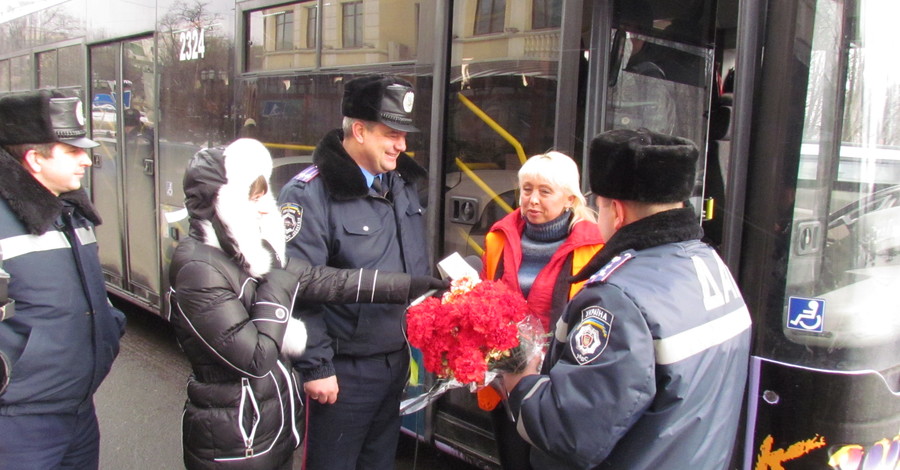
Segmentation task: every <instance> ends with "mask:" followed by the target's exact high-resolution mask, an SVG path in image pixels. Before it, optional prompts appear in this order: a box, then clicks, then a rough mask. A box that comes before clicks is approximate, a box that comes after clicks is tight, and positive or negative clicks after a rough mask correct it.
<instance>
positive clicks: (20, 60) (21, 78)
mask: <svg viewBox="0 0 900 470" xmlns="http://www.w3.org/2000/svg"><path fill="white" fill-rule="evenodd" d="M32 71H33V69H32V68H31V55H21V56H18V57H13V58H11V59H9V72H10V76H9V82H10V91H24V90H30V89H31V76H32Z"/></svg>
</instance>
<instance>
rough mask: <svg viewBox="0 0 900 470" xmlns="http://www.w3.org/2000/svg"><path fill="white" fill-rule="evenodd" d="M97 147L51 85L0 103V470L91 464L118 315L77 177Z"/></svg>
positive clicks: (120, 326) (74, 101)
mask: <svg viewBox="0 0 900 470" xmlns="http://www.w3.org/2000/svg"><path fill="white" fill-rule="evenodd" d="M97 145H98V144H97V143H96V142H94V141H92V140H90V139H88V138H86V137H85V130H84V115H83V112H82V104H81V100H79V99H78V98H66V97H62V96H61V95H57V94H55V93H51V92H49V91H47V90H41V91H36V92H29V93H24V94H16V95H9V96H6V97H3V98H0V147H2V148H0V247H2V253H3V268H4V269H5V270H6V271H7V272H8V273H9V276H10V279H9V291H8V295H9V298H10V299H13V300H15V313H14V315H13V316H12V317H11V318H5V319H4V320H3V321H2V322H0V353H2V355H4V356H6V357H7V358H8V366H9V369H10V370H9V371H8V372H9V384H8V386H7V388H6V390H5V391H4V392H3V393H2V394H0V469H3V470H7V469H34V468H60V469H62V468H71V469H91V468H94V469H96V468H97V467H98V464H99V442H100V432H99V428H98V426H97V416H96V414H95V412H94V392H96V390H97V388H98V387H99V386H100V382H101V381H102V380H103V379H104V378H105V377H106V374H107V373H108V372H109V370H110V367H111V366H112V362H113V359H114V358H115V356H116V354H117V353H118V350H119V338H120V337H121V336H122V333H123V332H124V327H125V317H124V315H122V312H120V311H118V310H116V309H115V308H114V307H113V306H112V305H111V304H110V303H109V300H108V298H107V295H106V286H105V284H104V280H103V273H102V271H101V268H100V259H99V257H98V251H97V239H96V237H95V236H94V225H95V224H98V223H99V222H100V218H99V216H98V215H97V213H96V212H95V211H94V208H93V206H92V205H91V202H90V201H89V200H88V197H87V194H86V193H85V192H84V190H83V189H81V180H82V179H83V178H84V175H85V172H86V171H87V168H88V167H90V166H91V158H90V156H88V154H87V153H86V151H85V149H88V148H92V147H96V146H97Z"/></svg>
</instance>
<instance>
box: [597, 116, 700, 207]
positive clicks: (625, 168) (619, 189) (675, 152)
mask: <svg viewBox="0 0 900 470" xmlns="http://www.w3.org/2000/svg"><path fill="white" fill-rule="evenodd" d="M698 156H699V152H698V150H697V147H696V146H695V145H694V143H693V142H691V141H689V140H687V139H683V138H681V137H674V136H671V135H666V134H659V133H656V132H653V131H650V130H647V129H638V130H636V131H635V130H631V129H616V130H611V131H607V132H604V133H602V134H599V135H597V136H596V137H594V140H592V141H591V154H590V164H589V165H590V182H591V191H592V192H593V193H594V194H596V195H598V196H603V197H605V198H609V199H621V200H624V201H638V202H658V203H667V202H680V201H684V200H686V199H688V198H689V197H690V196H691V192H692V191H693V189H694V178H695V175H696V165H697V157H698Z"/></svg>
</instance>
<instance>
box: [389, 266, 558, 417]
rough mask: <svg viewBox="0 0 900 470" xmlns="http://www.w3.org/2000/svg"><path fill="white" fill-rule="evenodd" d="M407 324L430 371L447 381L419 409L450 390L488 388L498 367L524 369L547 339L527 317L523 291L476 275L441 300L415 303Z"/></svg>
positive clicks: (456, 282)
mask: <svg viewBox="0 0 900 470" xmlns="http://www.w3.org/2000/svg"><path fill="white" fill-rule="evenodd" d="M407 326H408V338H409V343H410V344H411V345H412V346H414V347H416V348H418V349H419V350H421V351H422V355H423V361H424V366H425V369H426V370H428V371H430V372H432V373H434V374H435V375H436V376H437V377H438V378H439V379H444V382H443V383H439V384H438V386H437V387H436V388H435V389H434V390H432V391H431V392H429V393H428V394H426V395H427V397H425V398H421V397H417V399H418V401H419V402H420V403H419V405H421V406H418V407H417V408H415V409H419V408H421V407H422V406H424V405H425V404H427V401H431V400H433V399H435V398H437V396H439V395H440V394H442V393H443V392H445V391H446V390H447V389H449V388H455V387H460V386H464V385H469V387H470V389H471V390H472V391H474V390H475V389H477V388H478V387H483V386H485V385H487V384H488V383H490V382H491V381H492V380H493V379H494V377H495V376H496V373H497V371H507V372H510V373H519V372H522V371H523V370H524V369H525V366H526V365H527V364H529V362H533V360H534V358H535V357H536V356H537V357H540V354H541V351H542V348H543V343H544V335H543V331H542V327H541V326H540V322H539V321H538V320H537V319H535V318H533V317H530V316H528V309H527V304H526V302H525V299H524V298H523V297H522V294H521V293H519V292H518V291H515V290H513V289H511V288H509V287H507V286H506V285H505V284H503V283H501V282H498V281H479V280H478V279H477V278H476V279H473V278H471V277H462V278H459V279H456V280H454V281H453V282H452V284H451V286H450V291H448V292H447V293H445V294H444V295H443V296H442V298H440V299H438V298H434V297H432V298H429V299H426V300H425V301H424V302H422V303H420V304H418V305H416V306H413V307H410V308H409V310H408V311H407ZM520 339H522V341H521V342H520ZM423 401H424V403H422V402H423ZM413 411H414V410H413ZM407 412H409V411H407Z"/></svg>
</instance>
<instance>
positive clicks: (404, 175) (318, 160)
mask: <svg viewBox="0 0 900 470" xmlns="http://www.w3.org/2000/svg"><path fill="white" fill-rule="evenodd" d="M343 139H344V132H343V131H342V130H341V129H335V130H333V131H331V132H329V133H328V134H326V135H325V137H324V138H323V139H322V140H321V141H320V142H319V145H317V146H316V150H315V151H314V152H313V163H314V164H315V165H316V166H317V167H318V168H319V176H320V177H321V178H322V179H323V180H324V182H325V187H326V188H327V189H328V193H329V194H330V195H331V196H332V197H333V198H334V199H336V200H338V201H346V200H348V199H357V198H361V197H366V195H368V194H369V188H368V187H367V186H366V178H365V177H364V176H363V174H362V172H361V171H359V165H357V164H356V162H355V161H353V159H352V158H350V155H348V154H347V151H346V150H344V145H343ZM395 174H399V175H400V178H401V179H402V180H403V181H404V182H406V184H414V183H422V182H423V181H425V179H426V178H427V173H426V171H425V169H424V168H422V167H421V166H419V164H418V163H416V161H415V160H413V159H412V158H411V157H410V156H409V155H407V154H405V153H401V154H400V158H398V159H397V169H396V170H395ZM419 187H424V185H423V184H420V185H419Z"/></svg>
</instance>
